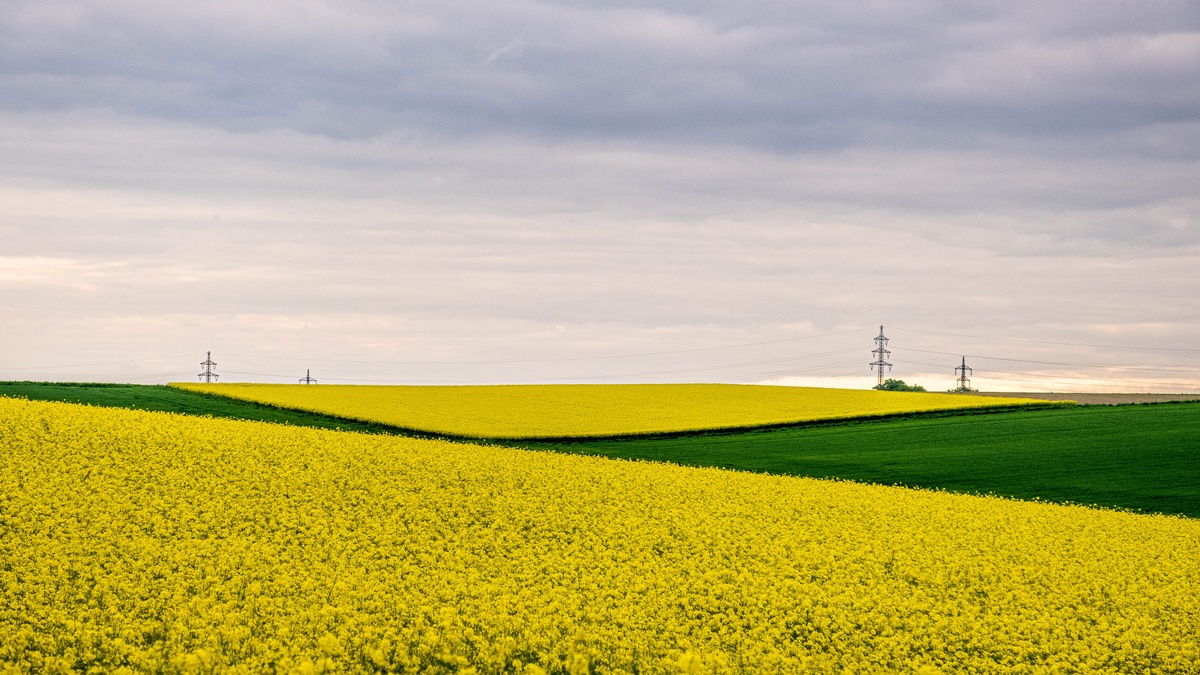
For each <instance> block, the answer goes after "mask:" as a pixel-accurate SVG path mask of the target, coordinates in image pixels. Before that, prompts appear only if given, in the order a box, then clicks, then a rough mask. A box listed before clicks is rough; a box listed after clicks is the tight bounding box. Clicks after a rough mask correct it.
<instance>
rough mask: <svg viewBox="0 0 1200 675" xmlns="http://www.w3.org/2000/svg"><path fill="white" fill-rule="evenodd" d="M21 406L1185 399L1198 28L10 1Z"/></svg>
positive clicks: (9, 241)
mask: <svg viewBox="0 0 1200 675" xmlns="http://www.w3.org/2000/svg"><path fill="white" fill-rule="evenodd" d="M0 158H2V161H0V244H2V248H0V380H61V381H71V380H79V381H125V382H145V383H152V382H167V381H179V380H187V381H194V380H195V377H196V374H197V373H198V372H199V370H200V366H199V364H200V362H201V361H202V360H204V358H205V353H206V352H207V351H209V350H211V351H212V353H213V359H214V360H215V361H216V362H217V363H218V368H217V372H218V373H220V374H221V376H222V378H221V381H264V382H294V381H296V380H297V379H298V378H300V377H302V376H303V375H304V373H305V369H311V371H312V375H313V377H315V378H317V379H318V380H319V381H322V382H330V383H334V382H343V383H355V382H376V383H385V382H394V383H447V384H460V383H502V382H514V383H515V382H556V383H557V382H691V381H706V382H763V383H778V384H811V385H828V386H849V387H869V386H871V385H872V384H874V375H873V374H872V373H871V371H870V370H869V368H868V366H867V364H868V363H869V362H870V361H871V360H872V358H873V357H872V356H871V353H870V351H871V349H872V348H873V347H874V344H873V342H872V338H873V337H874V336H875V335H876V334H877V333H878V332H879V326H880V324H883V325H884V326H885V331H886V333H887V336H888V337H889V338H890V339H891V342H890V344H889V348H890V349H892V351H893V354H892V357H891V359H890V360H891V362H892V363H893V364H894V368H893V369H892V371H891V372H890V373H889V375H890V376H892V377H897V378H901V379H905V380H906V381H909V382H914V381H915V382H917V383H920V384H922V385H924V386H926V387H927V388H928V389H930V390H934V391H936V390H943V389H947V388H949V387H951V386H953V385H954V373H953V369H954V367H955V366H957V365H958V364H959V363H960V362H961V359H962V357H964V356H965V357H966V359H967V363H968V365H969V366H971V367H972V368H974V376H975V377H974V384H975V385H976V386H977V387H979V388H982V389H990V390H1033V391H1089V390H1091V391H1094V390H1109V391H1167V392H1175V391H1189V392H1195V391H1200V344H1198V343H1197V342H1196V340H1195V336H1196V335H1197V334H1200V4H1197V3H1195V2H1190V1H1185V0H1173V1H1171V0H1148V1H1145V2H1129V1H1123V0H1111V1H1107V2H1094V1H1089V2H1082V1H1074V0H1069V1H1066V2H1056V3H1040V2H1026V1H1019V2H953V3H946V2H933V1H932V0H913V1H911V2H864V3H847V2H840V1H839V2H834V1H828V2H760V3H745V2H733V1H730V0H694V1H689V2H675V1H668V0H662V1H657V2H620V1H618V2H584V1H563V2H531V1H524V0H496V1H494V2H486V3H482V2H462V1H461V0H445V1H439V2H370V1H349V2H345V1H344V2H321V1H316V0H299V1H289V2H280V3H244V2H232V1H221V0H218V1H215V2H205V3H174V2H166V3H163V2H146V1H133V0H129V1H122V0H100V1H99V2H57V1H54V0H50V1H43V0H39V1H36V2H35V1H30V0H9V1H8V2H6V3H4V8H3V11H0Z"/></svg>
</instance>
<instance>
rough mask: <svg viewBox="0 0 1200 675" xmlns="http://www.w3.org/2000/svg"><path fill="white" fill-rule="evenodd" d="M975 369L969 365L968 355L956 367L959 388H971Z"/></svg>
mask: <svg viewBox="0 0 1200 675" xmlns="http://www.w3.org/2000/svg"><path fill="white" fill-rule="evenodd" d="M973 373H974V371H972V370H971V367H970V366H968V365H967V357H965V356H964V357H963V360H962V365H961V366H958V367H957V368H955V369H954V374H955V375H958V388H959V389H961V390H963V391H966V390H968V389H970V388H971V378H970V377H969V376H970V375H972V374H973Z"/></svg>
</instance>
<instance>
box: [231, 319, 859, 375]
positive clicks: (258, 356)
mask: <svg viewBox="0 0 1200 675" xmlns="http://www.w3.org/2000/svg"><path fill="white" fill-rule="evenodd" d="M861 331H862V329H861V328H855V329H853V330H843V331H837V332H835V333H821V334H818V335H805V336H803V337H794V338H783V339H781V340H766V341H764V342H743V343H740V344H732V345H719V346H716V347H696V348H694V349H674V350H670V351H661V352H641V353H636V354H606V355H600V356H568V357H561V358H553V359H512V360H500V361H365V360H358V359H310V358H307V357H298V358H293V357H290V356H269V355H265V354H232V353H228V352H226V355H227V356H234V357H237V358H243V359H274V360H279V361H313V362H315V363H363V364H367V365H395V366H422V365H430V366H481V365H504V364H520V363H561V362H564V361H595V360H603V359H632V358H638V357H643V356H666V355H669V354H691V353H694V352H710V351H715V350H719V349H737V348H740V347H759V346H762V345H773V344H781V343H784V342H799V341H802V340H815V339H818V338H824V337H835V336H838V335H849V334H850V333H859V332H861Z"/></svg>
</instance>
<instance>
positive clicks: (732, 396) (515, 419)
mask: <svg viewBox="0 0 1200 675" xmlns="http://www.w3.org/2000/svg"><path fill="white" fill-rule="evenodd" d="M172 386H175V387H178V388H180V389H185V390H188V391H196V392H203V393H208V394H216V395H220V396H226V397H230V398H235V399H239V400H244V401H252V402H255V403H262V404H267V405H273V406H278V407H283V408H291V409H296V410H304V411H307V412H314V413H320V414H325V415H333V416H337V417H343V418H349V419H356V420H363V421H369V422H375V423H381V424H387V425H391V426H394V427H398V428H401V429H407V430H415V431H422V432H427V433H436V434H443V435H447V436H454V437H459V438H473V439H481V438H509V439H517V438H521V439H524V438H547V437H550V438H556V437H586V436H591V437H595V436H636V435H644V434H662V433H674V432H682V431H693V430H703V429H723V428H738V427H761V426H772V425H788V424H795V423H800V422H811V421H818V420H831V419H849V418H855V419H863V418H870V417H882V416H889V415H898V414H909V413H920V412H932V411H963V410H971V409H981V408H992V407H994V408H1002V407H1008V406H1020V405H1034V406H1039V405H1046V404H1044V403H1041V402H1038V401H1028V400H1024V399H1007V398H987V397H974V396H962V395H957V394H916V393H908V392H888V391H861V390H851V389H815V388H806V387H768V386H754V385H729V384H677V385H655V384H649V385H504V386H489V387H467V386H460V387H435V386H360V385H316V386H306V387H298V386H294V385H270V384H194V383H189V384H175V385H172Z"/></svg>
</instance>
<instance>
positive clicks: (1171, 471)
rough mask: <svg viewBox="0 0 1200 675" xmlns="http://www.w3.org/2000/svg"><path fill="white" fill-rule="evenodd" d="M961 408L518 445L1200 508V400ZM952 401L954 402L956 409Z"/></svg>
mask: <svg viewBox="0 0 1200 675" xmlns="http://www.w3.org/2000/svg"><path fill="white" fill-rule="evenodd" d="M0 394H3V395H22V396H27V397H30V398H34V399H40V400H58V401H73V402H85V403H89V404H92V405H113V406H121V407H129V408H138V409H152V410H167V411H172V412H181V413H187V414H200V415H212V416H217V417H231V418H235V419H237V418H240V419H253V420H264V421H273V422H282V423H286V424H292V425H297V426H316V427H319V428H328V429H338V428H340V429H347V430H354V431H366V432H372V433H401V432H403V433H406V434H410V435H411V434H412V432H411V431H402V430H398V429H396V428H394V427H390V426H388V425H382V424H377V423H365V422H357V421H353V420H346V419H340V418H336V417H332V416H325V415H319V414H316V413H309V412H305V411H299V410H288V409H283V408H276V407H271V406H266V405H262V404H256V403H252V402H248V401H241V400H238V399H232V398H227V397H224V396H212V395H207V394H202V393H198V392H194V391H190V390H184V389H180V388H175V387H162V386H144V385H142V386H139V385H63V384H37V383H0ZM980 412H985V411H978V410H976V411H970V410H967V411H958V412H957V413H953V414H952V416H947V417H938V416H928V415H935V414H933V413H925V414H924V415H926V416H912V417H907V418H885V419H879V420H869V421H863V422H855V421H841V422H835V423H832V424H829V425H828V426H820V427H813V428H805V427H802V426H801V427H785V428H776V429H757V430H732V431H723V432H719V433H718V432H709V433H703V434H688V435H675V436H671V435H666V436H659V437H651V438H624V439H573V440H570V441H538V440H522V441H516V442H512V444H513V445H517V446H520V447H529V448H535V449H542V450H553V451H558V452H569V453H580V454H595V455H600V456H606V457H616V458H626V459H643V460H656V461H668V462H674V463H678V464H684V465H689V466H708V467H722V468H733V469H739V470H744V471H755V472H764V473H776V474H783V475H795V476H808V477H815V478H826V477H832V478H841V479H848V480H857V481H863V482H874V483H882V484H900V485H909V486H916V487H925V488H941V489H947V490H953V491H957V492H965V493H984V494H987V493H995V494H998V495H1003V496H1010V497H1018V498H1022V499H1035V498H1036V499H1042V500H1048V501H1056V502H1075V503H1082V504H1097V505H1101V506H1106V507H1118V508H1125V509H1133V510H1138V511H1144V512H1161V513H1169V514H1170V513H1177V514H1183V515H1188V516H1191V517H1200V488H1198V487H1197V486H1200V460H1198V459H1197V456H1196V452H1195V449H1196V448H1200V403H1176V404H1166V405H1164V404H1159V405H1138V406H1119V407H1112V408H1109V407H1105V408H1096V407H1074V406H1072V407H1067V408H1051V409H1047V410H1030V409H1025V408H1022V409H1018V410H1001V411H1000V412H998V413H995V414H986V415H984V414H979V413H980ZM947 414H950V413H947Z"/></svg>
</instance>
